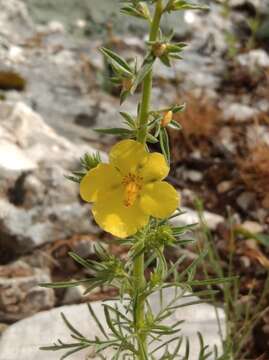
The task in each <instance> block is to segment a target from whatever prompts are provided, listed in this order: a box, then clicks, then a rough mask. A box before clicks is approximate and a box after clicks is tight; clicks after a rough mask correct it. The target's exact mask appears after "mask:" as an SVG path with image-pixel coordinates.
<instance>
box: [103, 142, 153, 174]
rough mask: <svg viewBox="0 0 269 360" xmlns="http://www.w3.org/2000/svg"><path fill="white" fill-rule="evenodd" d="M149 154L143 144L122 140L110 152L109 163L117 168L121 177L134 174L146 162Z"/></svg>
mask: <svg viewBox="0 0 269 360" xmlns="http://www.w3.org/2000/svg"><path fill="white" fill-rule="evenodd" d="M148 155H149V153H148V152H147V151H146V149H145V147H144V145H143V144H141V143H139V142H137V141H135V140H130V139H128V140H122V141H120V142H118V143H117V144H116V145H114V146H113V147H112V149H111V151H110V154H109V159H110V163H111V164H112V165H113V166H115V167H116V168H118V169H119V170H120V172H121V173H122V174H123V175H126V174H128V173H130V172H131V173H135V172H136V171H137V169H138V168H140V167H141V166H143V164H144V163H146V162H147V159H148Z"/></svg>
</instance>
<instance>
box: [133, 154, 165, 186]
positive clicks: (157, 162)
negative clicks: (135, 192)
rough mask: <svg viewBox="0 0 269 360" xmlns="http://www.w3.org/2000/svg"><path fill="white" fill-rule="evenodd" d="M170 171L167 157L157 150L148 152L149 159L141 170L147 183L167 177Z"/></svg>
mask: <svg viewBox="0 0 269 360" xmlns="http://www.w3.org/2000/svg"><path fill="white" fill-rule="evenodd" d="M168 173H169V166H168V165H167V162H166V160H165V157H164V156H163V155H162V154H160V153H157V152H155V153H150V154H148V160H147V162H146V163H145V164H144V165H143V167H142V168H141V169H140V172H139V174H140V175H141V176H142V177H143V181H144V182H145V183H147V182H152V181H157V180H162V179H164V178H166V176H167V175H168Z"/></svg>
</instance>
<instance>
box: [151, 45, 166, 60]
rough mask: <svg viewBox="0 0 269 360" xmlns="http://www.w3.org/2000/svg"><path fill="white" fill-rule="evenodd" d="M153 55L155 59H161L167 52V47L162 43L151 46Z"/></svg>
mask: <svg viewBox="0 0 269 360" xmlns="http://www.w3.org/2000/svg"><path fill="white" fill-rule="evenodd" d="M152 50H153V54H154V55H155V56H156V57H161V56H162V55H164V54H165V52H166V50H167V45H166V44H164V43H156V44H154V45H153V46H152Z"/></svg>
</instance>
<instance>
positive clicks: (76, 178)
mask: <svg viewBox="0 0 269 360" xmlns="http://www.w3.org/2000/svg"><path fill="white" fill-rule="evenodd" d="M100 163H101V156H100V153H99V152H96V153H95V154H91V155H90V154H88V153H86V154H85V155H84V156H83V157H82V158H80V165H81V169H80V170H77V171H73V172H72V175H67V176H66V178H67V179H68V180H70V181H73V182H76V183H80V182H81V180H82V178H83V177H84V176H85V175H86V174H87V172H88V171H89V170H91V169H94V168H95V167H96V166H97V165H99V164H100Z"/></svg>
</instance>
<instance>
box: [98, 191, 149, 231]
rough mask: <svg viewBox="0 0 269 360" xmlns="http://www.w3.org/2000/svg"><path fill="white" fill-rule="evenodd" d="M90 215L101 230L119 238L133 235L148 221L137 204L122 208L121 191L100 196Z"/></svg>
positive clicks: (147, 217) (122, 197)
mask: <svg viewBox="0 0 269 360" xmlns="http://www.w3.org/2000/svg"><path fill="white" fill-rule="evenodd" d="M92 213H93V216H94V219H95V221H96V222H97V224H98V225H99V226H100V227H101V228H102V229H104V230H105V231H107V232H109V233H111V234H112V235H114V236H117V237H119V238H126V237H128V236H130V235H134V234H135V233H136V232H137V231H138V230H139V229H141V228H142V227H144V226H145V225H146V224H147V223H148V220H149V216H148V215H146V214H145V213H144V212H143V211H142V209H141V208H140V207H139V204H138V202H136V203H135V204H134V205H133V206H130V207H126V206H124V196H123V189H117V190H114V191H111V192H110V193H108V194H107V195H106V196H100V198H98V200H97V202H96V203H95V204H94V206H93V209H92Z"/></svg>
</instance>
